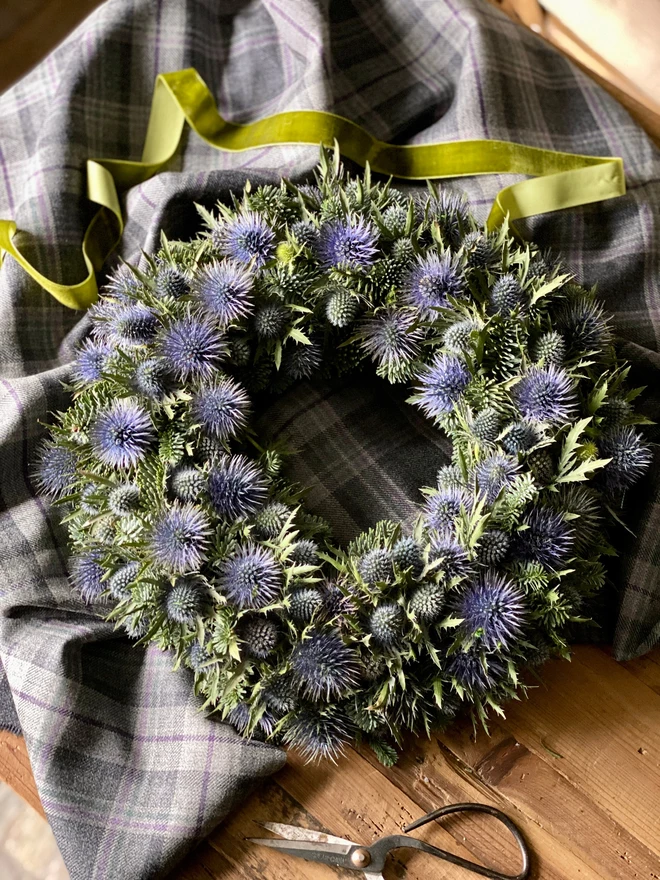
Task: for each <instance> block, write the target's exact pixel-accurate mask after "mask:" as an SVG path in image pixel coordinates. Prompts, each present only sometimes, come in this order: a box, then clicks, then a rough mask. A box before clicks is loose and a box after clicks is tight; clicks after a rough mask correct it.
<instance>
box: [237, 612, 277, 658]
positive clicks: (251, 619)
mask: <svg viewBox="0 0 660 880" xmlns="http://www.w3.org/2000/svg"><path fill="white" fill-rule="evenodd" d="M238 635H239V638H240V639H241V641H242V642H243V647H244V649H245V651H246V652H247V653H248V654H249V655H250V656H251V657H255V658H256V659H257V660H265V659H266V657H269V656H270V655H271V654H272V653H273V651H274V650H275V648H276V647H277V643H278V642H279V640H280V628H279V627H278V625H277V623H276V622H275V621H274V620H271V619H270V618H268V617H264V616H263V615H261V614H251V615H248V616H247V617H244V618H243V619H242V620H241V622H240V626H239V629H238Z"/></svg>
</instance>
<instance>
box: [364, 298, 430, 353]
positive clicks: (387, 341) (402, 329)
mask: <svg viewBox="0 0 660 880" xmlns="http://www.w3.org/2000/svg"><path fill="white" fill-rule="evenodd" d="M360 335H361V337H362V348H363V349H364V350H365V351H366V352H367V353H368V354H369V355H371V359H372V360H373V361H375V362H376V363H378V364H379V365H385V366H390V367H399V366H402V365H404V364H408V363H410V362H411V361H413V360H414V359H415V358H416V357H418V356H419V353H420V343H421V341H422V338H423V334H422V331H421V329H420V328H419V327H418V326H417V319H416V318H415V316H414V314H413V313H412V312H411V311H401V310H399V309H385V310H383V311H382V312H379V313H377V314H376V315H374V316H373V317H371V318H366V319H365V320H364V321H362V323H361V324H360Z"/></svg>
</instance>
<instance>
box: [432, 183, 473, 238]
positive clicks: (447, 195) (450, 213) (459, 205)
mask: <svg viewBox="0 0 660 880" xmlns="http://www.w3.org/2000/svg"><path fill="white" fill-rule="evenodd" d="M426 213H427V214H428V219H429V220H430V221H433V220H435V221H436V222H437V224H438V226H439V227H440V231H441V233H442V236H443V238H444V239H445V241H446V242H447V243H448V244H450V245H451V246H452V247H453V248H458V246H459V244H460V241H461V237H462V235H463V234H464V233H465V231H466V230H467V229H468V228H469V226H470V212H469V209H468V206H467V201H466V198H465V195H464V194H463V193H453V192H449V190H441V191H440V193H439V194H438V197H437V198H435V197H433V198H430V199H429V200H428V203H427V209H426Z"/></svg>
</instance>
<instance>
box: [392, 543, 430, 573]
mask: <svg viewBox="0 0 660 880" xmlns="http://www.w3.org/2000/svg"><path fill="white" fill-rule="evenodd" d="M392 561H393V562H394V564H395V565H397V566H398V567H399V568H400V569H401V571H408V570H409V571H410V573H411V575H412V576H413V577H419V575H420V574H421V573H422V571H423V569H424V556H423V554H422V548H421V547H420V546H419V544H418V543H417V541H416V540H415V539H414V538H411V537H405V538H400V539H399V540H398V541H397V542H396V544H395V545H394V547H392Z"/></svg>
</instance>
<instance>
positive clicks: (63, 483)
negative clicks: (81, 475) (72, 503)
mask: <svg viewBox="0 0 660 880" xmlns="http://www.w3.org/2000/svg"><path fill="white" fill-rule="evenodd" d="M35 479H36V483H37V485H38V487H39V490H40V491H41V492H43V493H44V494H45V495H50V496H51V498H61V497H62V496H63V495H66V493H67V490H68V489H70V488H71V487H72V485H73V483H74V482H75V479H76V454H75V452H74V451H73V450H72V449H67V448H66V447H65V446H55V445H54V444H53V443H45V444H44V446H43V447H42V449H41V451H40V453H39V459H38V462H37V470H36V474H35Z"/></svg>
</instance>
